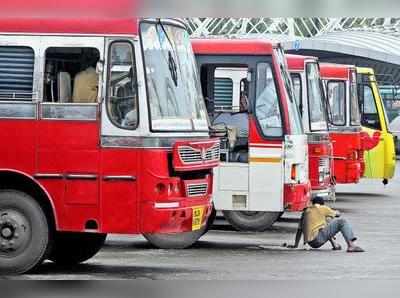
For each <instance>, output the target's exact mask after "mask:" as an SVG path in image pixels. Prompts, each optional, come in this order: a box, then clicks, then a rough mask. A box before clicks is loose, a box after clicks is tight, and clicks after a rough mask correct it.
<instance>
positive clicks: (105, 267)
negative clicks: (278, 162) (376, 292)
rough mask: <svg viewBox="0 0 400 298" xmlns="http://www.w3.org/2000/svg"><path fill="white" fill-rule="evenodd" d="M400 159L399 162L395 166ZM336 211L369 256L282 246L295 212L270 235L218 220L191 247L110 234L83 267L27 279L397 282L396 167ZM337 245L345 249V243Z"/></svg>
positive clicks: (349, 191)
mask: <svg viewBox="0 0 400 298" xmlns="http://www.w3.org/2000/svg"><path fill="white" fill-rule="evenodd" d="M399 167H400V162H399V163H398V167H397V168H398V169H399ZM338 191H339V193H338V199H337V202H336V203H335V204H334V207H336V208H338V209H339V210H341V211H342V213H343V214H344V216H346V218H348V219H349V220H350V221H351V222H352V223H353V225H354V229H355V231H356V234H357V236H358V237H359V238H360V241H359V244H360V245H361V246H363V247H364V248H365V249H366V250H367V252H366V253H364V254H357V255H351V254H347V253H345V252H333V251H331V250H330V249H329V247H324V248H323V249H321V250H306V249H304V248H301V249H297V250H289V249H286V248H282V247H281V244H282V243H283V242H290V241H292V239H293V238H294V234H295V230H296V227H297V224H296V218H298V214H295V215H291V216H290V217H289V218H288V217H285V218H284V220H283V221H282V222H279V223H278V224H276V226H275V227H274V229H273V230H272V231H270V232H266V233H260V234H252V233H239V232H235V231H232V230H230V228H229V226H226V225H224V223H223V222H219V225H218V226H217V227H216V229H215V230H213V231H211V232H209V233H208V234H207V235H206V236H204V237H203V238H202V239H201V241H200V242H199V243H198V244H197V245H196V246H195V247H193V248H192V249H187V250H158V249H151V248H150V247H149V246H148V244H147V243H146V241H145V240H144V239H143V238H142V237H110V238H109V239H108V241H107V245H106V246H105V247H104V249H103V250H102V251H101V252H100V253H99V254H98V255H97V256H96V257H95V258H93V259H92V260H90V261H89V262H88V263H86V264H83V265H80V266H77V267H74V268H72V269H71V268H60V267H56V266H55V265H54V264H52V263H46V264H44V265H43V266H42V267H41V269H40V271H39V272H37V273H35V274H31V275H25V276H22V278H27V279H230V280H232V279H242V280H243V279H245V280H250V279H397V278H400V241H399V238H398V237H399V234H400V225H399V224H400V220H399V218H400V170H398V171H397V176H396V178H395V179H394V180H393V181H392V182H391V184H389V185H388V186H386V187H384V186H383V185H382V184H381V183H380V182H379V181H363V182H362V183H361V184H359V185H355V186H346V187H338ZM339 238H340V241H341V242H342V244H343V241H342V239H341V237H339Z"/></svg>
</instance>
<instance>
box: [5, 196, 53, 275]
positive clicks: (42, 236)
mask: <svg viewBox="0 0 400 298" xmlns="http://www.w3.org/2000/svg"><path fill="white" fill-rule="evenodd" d="M50 240H51V237H50V229H49V225H48V221H47V218H46V215H45V213H44V212H43V209H42V208H41V206H40V205H39V204H38V203H37V202H36V201H35V200H34V199H33V198H32V197H31V196H29V195H27V194H25V193H23V192H20V191H17V190H1V191H0V274H22V273H26V272H27V271H30V270H32V269H34V268H36V267H37V266H39V265H40V264H41V263H42V262H43V260H44V259H45V258H46V256H47V252H48V250H49V247H50V243H51V241H50Z"/></svg>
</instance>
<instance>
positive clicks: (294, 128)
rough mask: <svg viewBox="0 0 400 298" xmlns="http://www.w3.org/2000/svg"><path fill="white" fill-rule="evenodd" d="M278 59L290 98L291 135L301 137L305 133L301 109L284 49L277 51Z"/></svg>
mask: <svg viewBox="0 0 400 298" xmlns="http://www.w3.org/2000/svg"><path fill="white" fill-rule="evenodd" d="M276 53H277V58H278V64H279V71H280V73H281V76H282V78H283V81H284V85H285V89H286V94H287V96H288V109H289V121H290V126H291V134H293V135H301V134H303V133H304V131H303V124H302V122H301V116H300V111H299V108H298V106H297V104H296V97H295V95H294V90H293V84H292V80H291V79H290V74H289V71H288V68H287V65H286V58H285V54H284V52H283V50H282V48H279V49H278V50H277V51H276Z"/></svg>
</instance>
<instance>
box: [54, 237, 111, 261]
mask: <svg viewBox="0 0 400 298" xmlns="http://www.w3.org/2000/svg"><path fill="white" fill-rule="evenodd" d="M106 238H107V234H96V233H67V232H57V233H56V234H55V236H54V243H53V249H52V251H51V253H50V256H49V260H51V261H53V262H54V263H56V264H59V265H63V266H65V265H68V266H70V265H76V264H79V263H82V262H85V261H87V260H89V259H90V258H91V257H93V256H94V255H95V254H97V253H98V252H99V250H100V249H101V248H102V247H103V245H104V242H105V241H106Z"/></svg>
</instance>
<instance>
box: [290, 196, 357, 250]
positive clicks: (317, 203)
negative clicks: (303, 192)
mask: <svg viewBox="0 0 400 298" xmlns="http://www.w3.org/2000/svg"><path fill="white" fill-rule="evenodd" d="M339 217H340V213H339V212H338V211H335V210H333V209H331V208H329V207H327V206H324V199H322V198H320V197H316V198H314V199H313V200H312V205H311V206H310V207H308V208H306V209H304V211H303V214H302V216H301V219H300V223H299V228H298V230H297V234H296V240H295V244H294V245H289V246H288V247H289V248H297V247H298V245H299V242H300V239H301V235H302V234H303V236H304V244H306V243H307V244H308V245H310V246H311V247H312V248H320V247H321V246H322V245H324V244H325V243H326V242H328V241H329V242H330V243H331V244H332V249H333V250H340V249H341V247H340V245H339V244H337V243H336V242H335V241H334V237H335V235H336V234H337V233H339V232H341V233H342V235H343V238H344V239H345V240H346V243H347V246H348V247H347V252H363V251H364V250H363V249H362V248H361V247H359V246H356V245H355V244H354V242H355V241H356V240H357V238H356V237H354V234H353V230H352V227H351V225H350V224H349V223H348V222H347V221H346V220H345V219H344V218H339Z"/></svg>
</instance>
